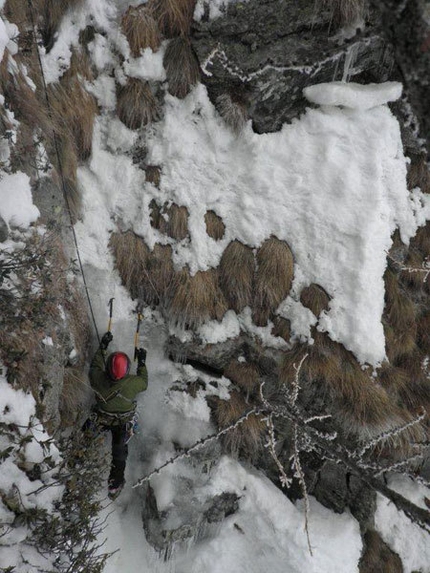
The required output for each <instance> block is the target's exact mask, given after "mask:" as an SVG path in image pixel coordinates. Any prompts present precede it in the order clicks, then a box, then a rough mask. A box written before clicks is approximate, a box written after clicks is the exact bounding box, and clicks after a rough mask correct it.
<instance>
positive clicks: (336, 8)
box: [324, 0, 366, 27]
mask: <svg viewBox="0 0 430 573" xmlns="http://www.w3.org/2000/svg"><path fill="white" fill-rule="evenodd" d="M324 3H325V4H326V5H328V6H329V8H331V10H332V14H333V16H332V18H333V22H334V23H335V25H336V26H340V27H342V26H350V25H352V24H355V23H357V22H359V21H361V20H363V19H364V17H365V16H366V2H365V0H324Z"/></svg>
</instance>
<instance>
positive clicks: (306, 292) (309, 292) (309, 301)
mask: <svg viewBox="0 0 430 573" xmlns="http://www.w3.org/2000/svg"><path fill="white" fill-rule="evenodd" d="M300 302H301V303H302V305H303V306H305V307H306V308H308V309H309V310H311V311H312V312H313V313H314V315H315V316H317V317H318V316H319V315H320V314H321V312H322V311H323V310H327V309H328V306H329V303H330V297H329V295H328V294H327V293H326V291H325V290H324V289H323V288H322V287H320V286H319V285H317V284H311V285H309V286H308V287H305V288H304V289H303V290H302V292H301V293H300Z"/></svg>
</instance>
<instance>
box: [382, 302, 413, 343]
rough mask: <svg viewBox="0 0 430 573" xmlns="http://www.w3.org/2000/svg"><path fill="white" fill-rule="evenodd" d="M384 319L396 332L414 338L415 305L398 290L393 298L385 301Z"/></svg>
mask: <svg viewBox="0 0 430 573" xmlns="http://www.w3.org/2000/svg"><path fill="white" fill-rule="evenodd" d="M386 319H387V322H388V324H389V325H390V326H391V327H392V328H393V329H394V330H395V332H396V334H397V333H399V334H404V333H405V334H406V333H407V334H409V335H410V336H411V337H413V338H414V340H415V337H416V333H417V325H416V321H415V305H414V303H413V302H412V301H411V300H410V299H409V298H407V297H406V296H405V295H404V294H402V293H401V292H400V291H399V292H398V295H397V296H396V297H395V298H394V299H393V300H391V301H389V302H388V303H387V306H386Z"/></svg>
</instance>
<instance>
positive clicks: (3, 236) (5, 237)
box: [0, 217, 9, 243]
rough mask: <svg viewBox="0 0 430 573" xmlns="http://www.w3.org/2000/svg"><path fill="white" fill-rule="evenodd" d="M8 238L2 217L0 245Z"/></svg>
mask: <svg viewBox="0 0 430 573" xmlns="http://www.w3.org/2000/svg"><path fill="white" fill-rule="evenodd" d="M8 236H9V229H8V228H7V225H6V222H5V221H4V219H3V218H2V217H0V243H4V241H6V240H7V238H8Z"/></svg>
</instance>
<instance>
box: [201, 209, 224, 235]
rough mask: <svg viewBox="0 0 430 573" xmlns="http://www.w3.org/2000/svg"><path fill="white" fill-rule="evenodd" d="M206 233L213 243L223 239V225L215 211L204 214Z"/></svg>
mask: <svg viewBox="0 0 430 573" xmlns="http://www.w3.org/2000/svg"><path fill="white" fill-rule="evenodd" d="M205 223H206V232H207V234H208V235H209V237H212V239H214V240H215V241H220V240H221V239H222V238H223V237H224V233H225V225H224V223H223V220H222V219H221V217H219V216H218V215H217V214H216V213H215V211H206V213H205Z"/></svg>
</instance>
